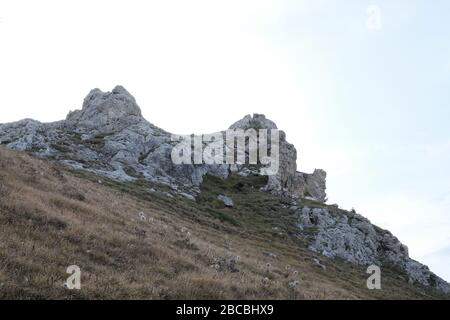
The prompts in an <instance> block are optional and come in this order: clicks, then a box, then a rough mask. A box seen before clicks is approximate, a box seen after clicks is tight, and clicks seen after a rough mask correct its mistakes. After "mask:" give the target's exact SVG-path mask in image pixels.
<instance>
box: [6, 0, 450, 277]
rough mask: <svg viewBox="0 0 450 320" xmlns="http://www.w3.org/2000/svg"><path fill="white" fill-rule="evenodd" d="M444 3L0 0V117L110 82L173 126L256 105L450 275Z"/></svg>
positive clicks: (78, 99) (345, 202)
mask: <svg viewBox="0 0 450 320" xmlns="http://www.w3.org/2000/svg"><path fill="white" fill-rule="evenodd" d="M449 34H450V2H448V1H445V0H434V1H426V0H409V1H408V0H390V1H387V0H380V1H377V0H373V1H366V0H346V1H334V0H308V1H306V0H305V1H302V0H287V1H282V0H274V1H265V0H249V1H247V0H238V1H237V0H227V1H214V0H205V1H197V0H190V1H171V0H165V1H148V0H147V1H136V0H127V1H118V0H115V1H114V0H108V1H106V0H105V1H100V0H89V1H86V0H81V1H80V0H78V1H70V2H69V1H61V0H58V1H56V0H55V1H49V0H40V1H31V0H28V1H25V0H0V93H1V108H0V122H1V123H3V122H10V121H15V120H18V119H21V118H34V119H37V120H40V121H45V122H47V121H55V120H60V119H63V118H64V117H65V116H66V114H67V113H68V112H69V110H73V109H77V108H81V104H82V100H83V98H84V96H85V95H86V94H87V93H88V92H89V90H90V89H92V88H95V87H98V88H100V89H102V90H104V91H108V90H111V89H112V88H113V87H114V86H115V85H117V84H121V85H123V86H124V87H125V88H127V89H128V90H129V91H130V92H131V93H132V94H133V95H134V96H135V97H136V99H137V101H138V103H139V105H140V107H141V109H142V111H143V114H144V116H145V117H146V118H147V119H148V120H149V121H150V122H152V123H154V124H156V125H158V126H160V127H162V128H164V129H166V130H168V131H171V132H174V133H192V132H195V133H207V132H215V131H218V130H222V129H225V128H227V127H228V126H229V125H230V124H231V123H233V122H235V121H236V120H238V119H240V118H242V117H243V116H244V115H245V114H249V113H264V114H266V116H267V117H269V118H270V119H272V120H274V121H275V122H276V123H277V125H278V127H279V128H281V129H283V130H284V131H286V133H287V138H288V140H289V141H290V142H292V143H294V144H295V145H296V147H297V150H298V154H299V159H298V167H299V170H301V171H307V172H308V171H312V170H313V169H314V168H324V169H325V170H327V172H328V194H329V199H330V202H331V203H333V202H336V203H339V204H340V205H341V206H342V207H344V208H351V207H355V208H356V209H357V211H358V212H360V213H361V214H363V215H365V216H367V217H369V218H370V219H371V220H372V221H373V222H374V223H376V224H378V225H380V226H381V227H383V228H386V229H389V230H391V231H392V232H393V233H394V234H395V235H397V236H398V237H399V239H400V240H401V241H402V242H404V243H405V244H407V245H408V246H409V248H410V252H411V255H412V257H413V258H416V259H419V260H420V261H422V262H424V263H426V264H428V265H429V266H430V267H431V269H432V270H433V271H435V272H436V273H437V274H439V275H440V276H442V277H444V278H446V279H447V280H450V267H449V266H450V219H449V217H450V166H449V160H450V129H449V128H450V127H449V125H448V119H449V118H450V90H449V89H448V88H449V85H450V42H449V41H448V36H449Z"/></svg>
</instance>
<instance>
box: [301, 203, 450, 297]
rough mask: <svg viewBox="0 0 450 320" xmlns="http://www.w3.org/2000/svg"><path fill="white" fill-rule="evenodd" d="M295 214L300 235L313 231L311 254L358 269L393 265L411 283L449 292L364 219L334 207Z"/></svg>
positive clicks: (396, 242)
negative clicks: (351, 265) (339, 259)
mask: <svg viewBox="0 0 450 320" xmlns="http://www.w3.org/2000/svg"><path fill="white" fill-rule="evenodd" d="M333 209H334V210H333ZM330 210H333V211H330ZM296 214H297V217H298V227H299V230H300V232H303V233H305V232H306V233H307V232H308V231H310V230H314V232H313V233H312V234H311V233H308V236H309V238H310V245H309V248H310V250H312V251H314V252H317V253H320V254H322V255H324V256H326V257H328V258H336V257H338V258H341V259H344V260H346V261H348V262H351V263H354V264H359V265H371V264H376V265H379V266H381V265H383V264H384V263H386V262H389V263H393V264H395V265H397V266H399V267H400V268H401V269H403V270H404V271H405V273H406V274H407V275H408V276H409V279H410V281H411V282H418V283H420V284H422V285H425V286H433V287H435V288H436V289H439V290H441V291H444V292H449V291H450V285H449V284H448V283H447V282H445V281H444V280H443V279H441V278H439V277H437V276H436V275H435V274H434V273H432V272H431V271H430V270H429V269H428V267H427V266H425V265H423V264H421V263H419V262H417V261H414V260H412V259H411V258H410V257H409V254H408V248H407V247H406V246H405V245H403V244H402V243H401V242H400V241H399V240H398V239H397V238H396V237H394V236H393V235H392V234H391V233H390V232H389V231H386V230H382V229H380V228H378V227H376V226H374V225H372V224H371V223H370V221H369V220H368V219H366V218H364V217H363V216H361V215H359V214H353V213H351V212H344V211H342V210H336V208H335V207H332V208H330V209H327V208H308V207H303V208H299V209H297V210H296Z"/></svg>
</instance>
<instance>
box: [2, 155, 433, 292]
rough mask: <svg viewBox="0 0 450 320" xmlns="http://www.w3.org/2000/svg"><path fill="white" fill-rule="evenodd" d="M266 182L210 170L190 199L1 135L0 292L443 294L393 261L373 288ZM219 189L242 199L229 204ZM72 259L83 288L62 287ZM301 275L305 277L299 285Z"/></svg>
mask: <svg viewBox="0 0 450 320" xmlns="http://www.w3.org/2000/svg"><path fill="white" fill-rule="evenodd" d="M99 180H101V182H102V183H99V182H98V181H99ZM264 182H265V181H264V178H263V177H254V178H249V179H244V178H239V177H232V178H231V179H228V180H221V179H218V178H213V177H208V178H207V179H206V181H205V183H204V184H203V186H202V194H201V196H199V197H198V199H197V201H196V202H193V201H191V200H188V199H185V198H180V197H175V198H170V197H167V196H165V195H164V192H166V191H167V190H164V188H163V187H160V186H153V187H154V188H156V189H157V190H158V191H157V192H150V191H149V187H152V186H150V185H148V184H147V183H145V182H143V181H139V180H138V181H137V182H134V183H124V184H122V183H117V182H114V181H111V180H108V179H105V178H99V177H95V176H93V175H91V174H88V173H83V172H71V171H68V170H66V169H63V168H61V167H59V166H57V165H54V164H51V163H49V162H46V161H43V160H39V159H35V158H32V157H30V156H28V155H26V154H24V153H17V152H13V151H9V150H6V149H5V148H3V147H0V298H3V299H5V298H8V299H9V298H20V299H36V298H56V299H66V298H70V299H79V298H87V299H104V298H138V299H203V298H204V299H215V298H219V299H222V298H223V299H234V298H237V299H358V298H359V299H361V298H363V299H372V298H402V299H424V298H435V297H438V295H437V294H436V293H433V292H429V291H426V290H425V289H423V288H419V287H413V286H411V285H409V284H407V282H406V280H405V279H404V277H403V276H402V275H401V274H399V273H398V272H396V270H395V269H388V268H384V269H383V274H382V276H383V277H382V286H383V290H380V291H369V290H367V289H366V286H365V281H366V278H367V276H368V275H366V273H365V270H364V269H362V268H358V267H355V266H353V265H350V264H347V263H344V262H341V261H333V260H327V259H326V258H323V257H318V256H316V255H315V254H314V253H312V252H310V251H308V250H307V249H306V244H305V242H304V240H303V239H301V238H298V237H296V230H295V228H294V222H295V219H294V217H293V216H292V213H291V212H290V211H289V210H287V209H284V208H283V206H282V204H281V203H280V200H279V199H277V198H275V197H273V196H271V195H269V194H267V193H263V192H260V191H259V187H260V186H262V185H263V184H264ZM160 191H161V192H160ZM220 193H226V194H227V195H229V196H231V197H232V198H233V199H234V201H235V207H234V208H232V209H228V208H224V207H223V205H221V203H220V202H218V201H217V200H216V196H217V195H218V194H220ZM141 211H142V212H144V213H145V215H146V218H147V219H146V220H145V221H142V220H141V219H140V217H139V212H141ZM237 256H238V257H239V260H238V261H237V262H236V263H235V264H234V263H233V262H230V260H233V259H234V260H236V257H237ZM316 257H317V258H319V259H320V260H321V261H322V262H323V263H324V264H325V265H326V266H327V269H326V271H325V270H322V269H321V268H318V267H317V266H316V265H315V264H314V262H313V259H314V258H316ZM72 264H75V265H78V266H80V268H81V270H82V289H81V290H79V291H77V290H68V289H66V288H64V287H63V282H64V281H65V279H66V278H67V277H68V275H67V274H66V273H65V271H66V268H67V267H68V266H69V265H72ZM295 270H296V271H298V275H295V274H294V271H295ZM294 280H299V281H300V285H299V286H298V287H296V288H294V289H292V288H290V287H289V285H288V283H289V282H292V281H294Z"/></svg>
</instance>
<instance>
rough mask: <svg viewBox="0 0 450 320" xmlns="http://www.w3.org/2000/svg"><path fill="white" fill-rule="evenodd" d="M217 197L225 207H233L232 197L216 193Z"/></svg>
mask: <svg viewBox="0 0 450 320" xmlns="http://www.w3.org/2000/svg"><path fill="white" fill-rule="evenodd" d="M217 199H218V200H220V201H222V202H223V204H224V205H225V207H228V208H233V207H234V202H233V199H231V198H230V197H228V196H226V195H224V194H220V195H218V196H217Z"/></svg>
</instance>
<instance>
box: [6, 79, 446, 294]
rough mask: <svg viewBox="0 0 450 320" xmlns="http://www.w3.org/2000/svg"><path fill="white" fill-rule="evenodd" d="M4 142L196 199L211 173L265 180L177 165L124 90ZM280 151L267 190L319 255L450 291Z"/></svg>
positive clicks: (165, 137)
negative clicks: (329, 199) (397, 272)
mask: <svg viewBox="0 0 450 320" xmlns="http://www.w3.org/2000/svg"><path fill="white" fill-rule="evenodd" d="M249 128H264V129H277V127H276V124H275V123H274V122H272V121H271V120H269V119H267V118H266V117H265V116H264V115H259V114H255V115H253V117H252V116H250V115H248V116H246V117H244V118H243V119H241V120H239V121H237V122H236V123H234V124H233V125H231V126H230V129H244V130H246V129H249ZM0 144H2V145H6V146H7V147H8V148H11V149H14V150H19V151H27V152H30V153H32V154H34V155H36V156H38V157H41V158H46V159H50V160H53V161H56V162H58V163H61V164H64V165H67V166H70V167H72V168H74V169H77V170H84V171H90V172H93V173H95V174H97V175H100V176H106V177H108V178H111V179H115V180H120V181H133V180H137V179H143V180H145V181H151V182H155V183H160V184H164V185H168V186H169V187H170V188H171V189H172V190H173V191H174V192H175V193H176V194H178V195H181V196H185V197H186V198H189V199H192V200H195V197H196V196H197V195H198V194H199V193H200V188H199V186H200V185H201V184H202V181H203V178H204V176H205V175H213V176H217V177H221V178H224V179H226V178H228V177H229V176H230V175H232V174H238V175H241V176H244V177H245V176H251V175H258V170H257V169H255V168H254V167H253V166H247V165H236V164H234V165H228V164H217V165H209V164H188V165H186V164H184V165H175V164H174V163H173V162H172V161H171V152H172V149H173V147H174V146H175V144H176V141H173V139H172V135H171V134H170V133H168V132H166V131H164V130H162V129H160V128H158V127H156V126H155V125H153V124H151V123H150V122H148V121H147V120H145V119H144V118H143V117H142V113H141V110H140V108H139V106H138V105H137V103H136V100H135V98H134V97H133V96H132V95H131V94H130V93H128V92H127V91H126V90H125V89H124V88H123V87H121V86H117V87H115V88H114V89H113V90H112V91H111V92H102V91H101V90H99V89H94V90H92V91H91V92H90V93H89V94H88V95H87V97H86V98H85V99H84V103H83V106H82V109H81V110H76V111H73V112H70V113H69V114H68V116H67V118H66V119H65V120H62V121H58V122H53V123H40V122H38V121H35V120H31V119H25V120H21V121H18V122H14V123H8V124H0ZM279 150H280V169H279V172H278V174H277V175H274V176H269V177H268V182H267V185H266V186H265V187H264V188H263V190H264V191H267V192H272V193H274V194H279V195H280V196H283V197H287V198H289V199H291V201H292V207H291V209H292V211H293V212H294V214H295V215H296V216H297V217H298V225H297V227H298V231H299V236H303V237H306V238H308V239H309V241H310V249H311V250H312V251H315V252H318V253H320V254H322V255H324V256H326V257H329V258H341V259H344V260H346V261H348V262H351V263H355V264H360V265H369V264H379V265H381V264H383V263H392V264H395V265H397V266H398V267H400V268H401V269H402V270H403V271H404V272H405V273H406V274H407V276H408V278H409V281H410V282H411V283H419V284H421V285H424V286H432V287H434V288H436V289H438V290H441V291H444V292H450V286H449V284H448V283H446V282H445V281H444V280H442V279H440V278H439V277H437V276H436V275H434V274H433V273H432V272H431V271H430V270H429V269H428V268H427V267H426V266H424V265H422V264H420V263H419V262H416V261H414V260H412V259H411V258H409V255H408V249H407V247H406V246H404V245H403V244H402V243H401V242H400V241H398V239H397V238H395V237H394V236H393V235H392V234H391V233H390V232H388V231H385V230H382V229H380V228H378V227H376V226H374V225H372V224H371V223H370V221H368V220H367V219H365V218H364V217H362V216H360V215H358V214H356V213H351V212H346V211H343V210H340V209H338V208H336V207H333V206H327V205H325V204H324V203H325V202H326V193H325V189H326V184H325V181H326V172H325V171H323V170H320V169H317V170H315V171H314V172H313V173H312V174H306V173H302V172H298V171H297V151H296V149H295V147H294V146H293V145H292V144H290V143H288V142H287V140H286V135H285V133H284V132H283V131H280V145H279ZM225 197H226V195H223V198H222V199H225V200H226V201H227V202H228V203H229V204H230V205H232V199H229V200H230V201H231V202H230V201H228V199H226V198H225Z"/></svg>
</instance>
